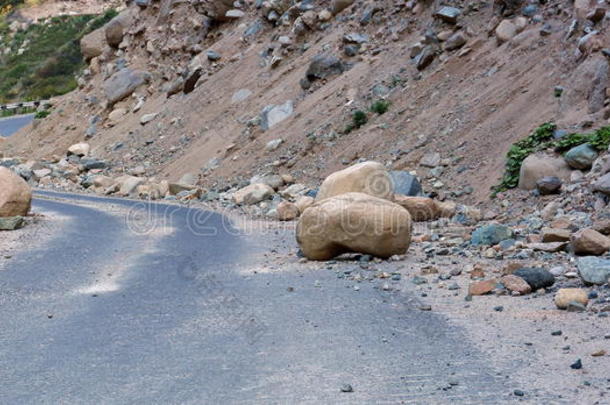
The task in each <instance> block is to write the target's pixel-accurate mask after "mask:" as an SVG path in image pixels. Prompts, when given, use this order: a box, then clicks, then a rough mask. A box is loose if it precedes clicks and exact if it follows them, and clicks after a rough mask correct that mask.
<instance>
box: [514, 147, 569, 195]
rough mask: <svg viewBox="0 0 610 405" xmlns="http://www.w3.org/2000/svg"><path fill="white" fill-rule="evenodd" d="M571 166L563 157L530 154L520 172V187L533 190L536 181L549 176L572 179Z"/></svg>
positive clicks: (566, 179)
mask: <svg viewBox="0 0 610 405" xmlns="http://www.w3.org/2000/svg"><path fill="white" fill-rule="evenodd" d="M570 172H571V171H570V167H569V166H568V164H567V163H566V161H565V160H564V159H563V158H561V157H554V156H548V155H542V154H536V155H530V156H528V157H527V158H525V160H524V161H523V163H522V164H521V170H520V172H519V188H520V189H523V190H533V189H535V188H536V182H537V181H538V180H539V179H541V178H543V177H549V176H555V177H558V178H559V179H561V180H563V181H568V180H570Z"/></svg>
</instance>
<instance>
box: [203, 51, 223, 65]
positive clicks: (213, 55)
mask: <svg viewBox="0 0 610 405" xmlns="http://www.w3.org/2000/svg"><path fill="white" fill-rule="evenodd" d="M206 55H207V57H208V60H210V61H212V62H215V61H217V60H220V58H221V56H220V54H219V53H218V52H216V51H212V50H209V51H208V52H207V53H206Z"/></svg>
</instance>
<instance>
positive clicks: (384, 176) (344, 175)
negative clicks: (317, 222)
mask: <svg viewBox="0 0 610 405" xmlns="http://www.w3.org/2000/svg"><path fill="white" fill-rule="evenodd" d="M345 193H364V194H368V195H371V196H373V197H377V198H382V199H385V200H390V201H391V200H392V199H393V195H394V185H393V182H392V178H391V177H390V175H389V174H388V171H387V170H386V169H385V167H384V166H383V165H382V164H381V163H378V162H363V163H358V164H355V165H353V166H350V167H348V168H347V169H343V170H340V171H338V172H335V173H333V174H331V175H330V176H328V177H327V178H326V180H324V182H323V183H322V185H321V186H320V191H319V192H318V195H317V197H316V201H321V200H324V199H325V198H329V197H334V196H337V195H340V194H345Z"/></svg>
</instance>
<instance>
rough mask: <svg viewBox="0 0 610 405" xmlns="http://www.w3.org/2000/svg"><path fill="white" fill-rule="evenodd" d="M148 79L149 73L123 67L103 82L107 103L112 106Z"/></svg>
mask: <svg viewBox="0 0 610 405" xmlns="http://www.w3.org/2000/svg"><path fill="white" fill-rule="evenodd" d="M148 80H150V74H149V73H148V72H144V71H141V70H131V69H129V68H124V69H121V70H119V71H118V72H116V73H115V74H113V75H112V76H110V78H108V79H107V80H106V81H105V82H104V84H103V86H102V87H103V89H104V94H105V95H106V98H107V99H108V105H109V106H112V105H114V104H115V103H116V102H118V101H121V100H122V99H124V98H126V97H128V96H130V95H131V93H133V92H134V91H135V90H136V89H137V88H138V87H140V86H141V85H143V84H145V83H146V82H148Z"/></svg>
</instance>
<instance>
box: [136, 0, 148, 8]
mask: <svg viewBox="0 0 610 405" xmlns="http://www.w3.org/2000/svg"><path fill="white" fill-rule="evenodd" d="M136 5H137V6H138V7H142V8H146V7H148V6H150V0H136Z"/></svg>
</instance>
